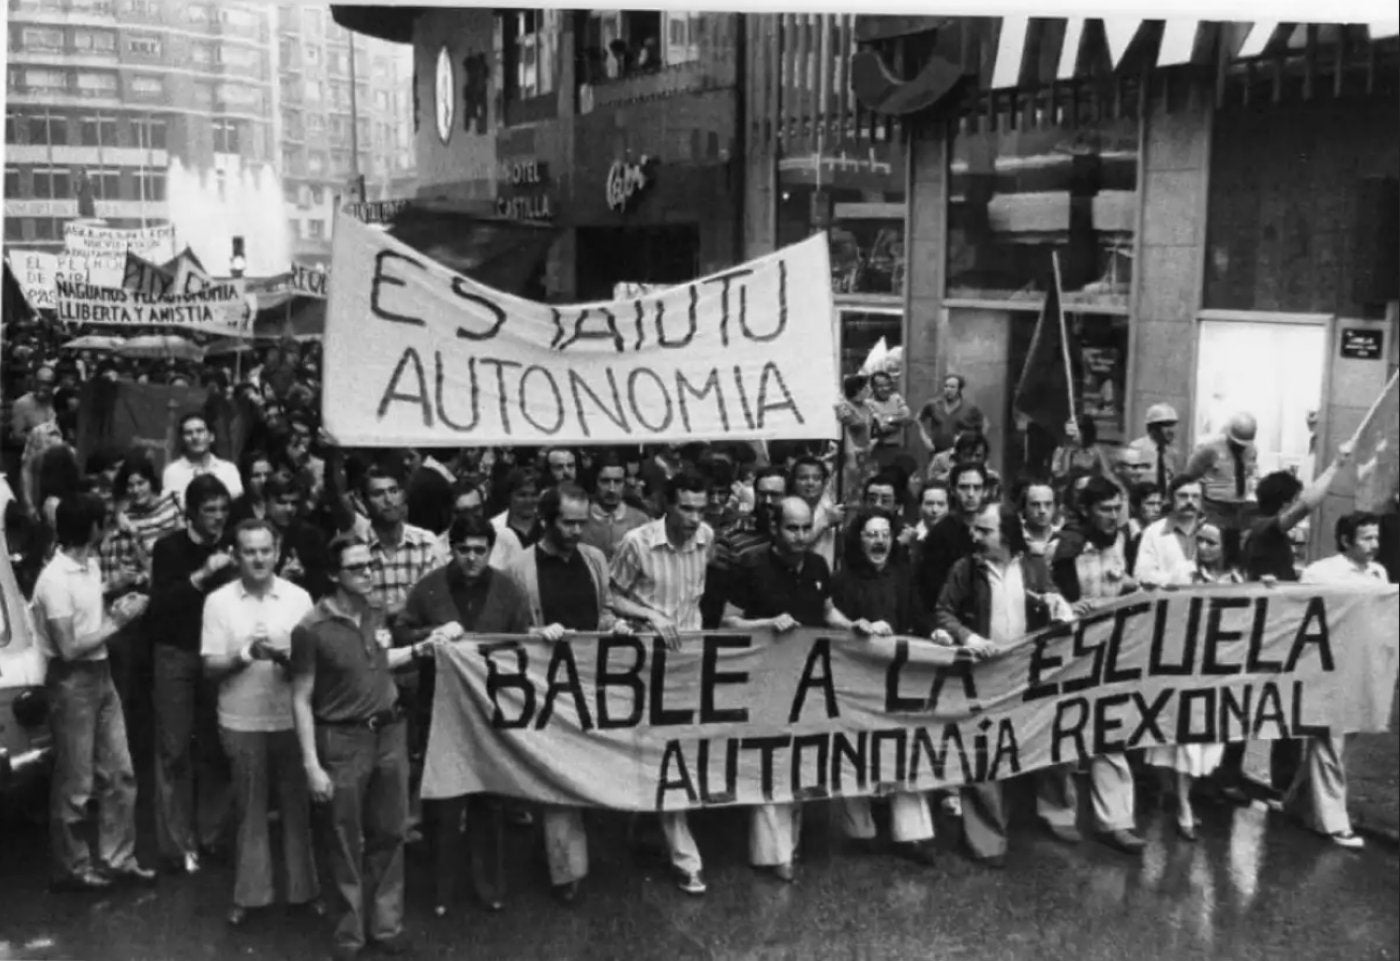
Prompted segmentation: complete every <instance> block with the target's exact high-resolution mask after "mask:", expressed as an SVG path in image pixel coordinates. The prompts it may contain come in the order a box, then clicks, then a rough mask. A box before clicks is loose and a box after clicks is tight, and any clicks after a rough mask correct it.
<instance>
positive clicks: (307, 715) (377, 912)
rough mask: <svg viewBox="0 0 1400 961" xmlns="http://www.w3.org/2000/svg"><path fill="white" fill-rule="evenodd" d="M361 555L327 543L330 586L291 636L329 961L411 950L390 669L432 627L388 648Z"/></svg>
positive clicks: (423, 648) (419, 649) (408, 658)
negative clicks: (328, 920)
mask: <svg viewBox="0 0 1400 961" xmlns="http://www.w3.org/2000/svg"><path fill="white" fill-rule="evenodd" d="M372 560H373V558H372V556H371V554H370V549H369V546H368V545H366V544H365V543H364V542H363V541H360V540H357V539H354V538H353V537H352V536H347V535H341V536H339V537H337V538H336V539H335V540H333V541H332V542H331V545H330V563H331V569H332V571H333V572H334V583H335V590H334V591H333V592H332V593H331V594H329V595H328V596H326V597H324V598H322V599H321V601H320V602H319V603H318V604H317V605H316V607H315V608H314V609H313V610H312V612H311V614H309V615H308V616H307V617H306V619H305V620H303V621H302V622H301V624H299V625H298V626H297V628H296V629H295V630H294V631H293V632H292V712H293V715H294V717H295V719H296V728H297V739H298V741H299V742H300V743H301V753H302V763H303V765H304V767H305V768H306V777H307V782H308V785H309V787H310V791H311V799H312V801H314V802H316V803H317V805H318V807H319V810H318V812H317V815H318V817H317V820H318V822H319V824H318V827H319V828H320V834H321V844H322V845H323V850H324V860H325V864H326V865H327V866H328V868H329V871H330V878H329V879H323V880H329V882H330V883H329V892H330V900H331V913H332V917H333V918H334V919H335V949H334V951H333V952H332V955H331V957H332V958H333V959H337V961H348V959H351V958H354V957H356V956H358V955H359V953H360V951H361V950H362V949H363V948H364V946H365V944H366V942H367V941H374V942H376V944H377V946H378V947H379V948H380V950H381V951H383V952H384V953H387V954H394V955H402V954H407V953H410V951H411V948H410V946H409V944H408V943H407V941H406V939H405V937H404V933H403V910H404V909H403V904H404V865H403V859H404V853H403V848H404V838H405V835H406V829H407V826H408V743H407V739H406V736H405V730H404V722H403V711H402V710H401V709H400V708H399V706H398V703H397V699H398V693H397V690H396V688H395V685H394V679H393V676H392V674H391V672H392V671H393V670H394V669H396V668H398V667H402V666H405V665H408V664H409V663H411V662H412V661H413V659H414V658H419V657H424V656H428V655H431V649H432V646H433V645H434V644H435V643H436V642H437V635H432V636H430V637H429V638H427V639H424V640H421V641H418V642H417V643H415V644H412V645H410V646H407V647H392V648H391V646H390V643H391V637H390V633H389V629H388V627H387V626H386V625H385V617H384V610H383V608H381V607H378V606H375V605H374V604H372V602H371V596H372V594H373V592H374V577H373V574H372V573H371V570H370V564H371V563H372ZM366 910H368V915H369V916H368V917H366V916H365V913H366Z"/></svg>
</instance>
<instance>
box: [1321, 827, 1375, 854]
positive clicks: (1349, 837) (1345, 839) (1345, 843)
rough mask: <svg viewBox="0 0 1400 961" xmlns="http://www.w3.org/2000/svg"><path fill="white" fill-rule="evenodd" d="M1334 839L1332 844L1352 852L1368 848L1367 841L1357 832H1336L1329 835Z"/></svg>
mask: <svg viewBox="0 0 1400 961" xmlns="http://www.w3.org/2000/svg"><path fill="white" fill-rule="evenodd" d="M1327 836H1328V837H1329V838H1331V839H1332V843H1333V844H1336V845H1339V846H1340V847H1344V848H1349V849H1350V850H1352V851H1357V850H1360V849H1361V848H1364V847H1365V846H1366V841H1365V839H1364V838H1362V837H1361V835H1359V834H1357V833H1356V832H1355V831H1334V832H1333V833H1331V834H1329V835H1327Z"/></svg>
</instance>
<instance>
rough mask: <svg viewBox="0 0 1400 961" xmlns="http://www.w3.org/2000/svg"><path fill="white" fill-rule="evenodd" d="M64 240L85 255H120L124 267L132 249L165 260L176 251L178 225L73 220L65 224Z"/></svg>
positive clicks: (110, 256)
mask: <svg viewBox="0 0 1400 961" xmlns="http://www.w3.org/2000/svg"><path fill="white" fill-rule="evenodd" d="M63 243H64V246H65V247H66V248H67V249H68V251H69V252H70V253H75V254H81V255H83V256H85V257H109V258H112V257H115V258H120V259H121V263H122V266H123V267H124V266H125V256H126V254H127V252H128V251H130V252H131V253H133V254H136V255H137V256H138V257H144V258H145V259H147V260H150V261H155V262H161V263H163V262H164V261H167V260H169V259H170V258H171V257H173V256H174V254H175V227H174V225H173V224H161V225H159V226H156V227H107V226H105V225H102V224H95V223H92V222H90V221H82V220H70V221H69V222H68V223H66V224H64V225H63ZM118 269H121V268H118Z"/></svg>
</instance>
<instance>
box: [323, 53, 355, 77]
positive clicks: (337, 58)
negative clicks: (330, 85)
mask: <svg viewBox="0 0 1400 961" xmlns="http://www.w3.org/2000/svg"><path fill="white" fill-rule="evenodd" d="M326 73H328V74H330V75H331V76H332V77H346V76H349V75H350V59H349V55H348V54H346V53H344V52H342V51H340V50H330V51H328V52H327V53H326Z"/></svg>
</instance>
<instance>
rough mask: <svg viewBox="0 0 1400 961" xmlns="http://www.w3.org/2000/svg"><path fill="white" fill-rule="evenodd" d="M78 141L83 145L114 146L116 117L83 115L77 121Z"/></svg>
mask: <svg viewBox="0 0 1400 961" xmlns="http://www.w3.org/2000/svg"><path fill="white" fill-rule="evenodd" d="M78 129H79V138H80V139H79V142H80V143H82V145H83V146H84V147H99V146H101V147H115V146H116V145H117V118H116V117H100V116H99V117H84V118H82V121H81V122H80V123H79V127H78Z"/></svg>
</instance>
